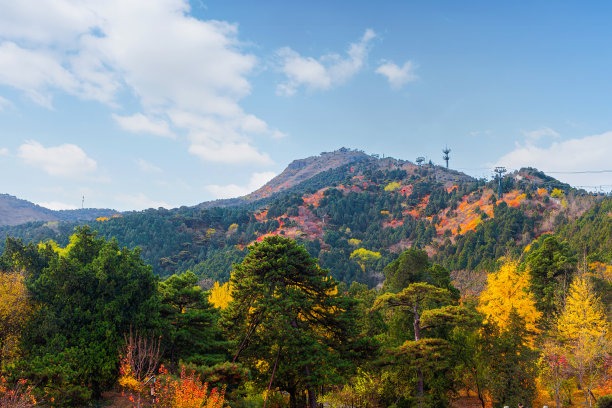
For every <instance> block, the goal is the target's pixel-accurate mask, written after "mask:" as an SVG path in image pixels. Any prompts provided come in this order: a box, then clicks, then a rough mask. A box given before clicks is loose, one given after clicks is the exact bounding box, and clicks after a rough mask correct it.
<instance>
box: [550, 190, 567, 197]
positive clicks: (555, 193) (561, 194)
mask: <svg viewBox="0 0 612 408" xmlns="http://www.w3.org/2000/svg"><path fill="white" fill-rule="evenodd" d="M550 196H551V197H552V198H563V197H565V193H564V192H563V190H560V189H558V188H555V189H553V191H552V193H550Z"/></svg>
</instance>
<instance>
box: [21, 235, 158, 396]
mask: <svg viewBox="0 0 612 408" xmlns="http://www.w3.org/2000/svg"><path fill="white" fill-rule="evenodd" d="M30 250H31V248H30ZM28 252H29V251H28V248H27V247H23V251H21V255H22V256H23V257H27V254H28ZM40 257H43V258H44V259H46V262H47V265H46V266H45V267H44V268H43V269H42V270H40V269H37V268H34V269H33V270H32V271H28V272H30V273H29V276H28V282H27V284H28V288H29V290H30V293H31V296H32V300H33V301H34V302H35V303H36V304H37V305H38V308H37V309H36V310H35V312H34V315H33V317H32V318H31V320H30V322H29V325H28V327H27V328H26V329H25V330H24V333H23V338H22V343H23V348H24V354H25V358H24V360H23V361H22V362H21V364H20V370H21V372H23V373H24V374H25V375H26V376H28V377H29V378H31V379H33V380H34V382H36V383H38V384H41V386H42V387H43V388H44V389H45V390H47V391H48V392H49V395H51V396H54V397H55V399H56V403H57V404H58V405H62V404H64V405H67V406H75V405H81V404H82V403H83V402H84V401H86V400H88V399H89V398H92V397H93V398H98V397H99V396H100V394H101V392H102V391H103V390H105V389H108V388H109V387H111V386H112V385H113V384H114V382H115V380H116V378H117V368H118V363H119V361H118V350H119V347H120V345H121V343H122V341H123V334H124V333H126V332H127V331H128V330H129V328H130V327H134V328H135V329H139V330H146V329H147V328H150V327H152V326H154V325H155V324H156V322H157V316H158V308H157V298H156V293H157V291H156V279H155V278H154V276H153V274H152V272H151V268H150V267H148V266H146V265H145V264H144V263H143V262H142V260H141V259H140V255H139V251H138V250H134V251H130V250H128V249H126V248H120V247H119V246H118V245H117V242H116V241H112V242H106V241H104V240H103V239H97V238H96V234H95V233H93V232H91V231H90V230H89V229H88V228H86V227H84V228H79V229H78V230H77V232H76V234H75V236H74V239H73V244H72V245H71V246H70V248H69V250H68V251H67V252H66V253H65V255H60V254H59V253H57V252H55V251H54V250H53V248H52V247H51V246H50V245H45V246H43V247H42V248H41V249H40V250H39V254H38V256H34V258H35V259H34V260H33V262H35V261H36V259H40Z"/></svg>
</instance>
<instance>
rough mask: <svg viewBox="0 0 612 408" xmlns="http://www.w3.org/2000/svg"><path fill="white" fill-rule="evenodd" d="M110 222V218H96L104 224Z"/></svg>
mask: <svg viewBox="0 0 612 408" xmlns="http://www.w3.org/2000/svg"><path fill="white" fill-rule="evenodd" d="M108 220H110V218H108V217H98V218H96V221H98V222H104V221H108Z"/></svg>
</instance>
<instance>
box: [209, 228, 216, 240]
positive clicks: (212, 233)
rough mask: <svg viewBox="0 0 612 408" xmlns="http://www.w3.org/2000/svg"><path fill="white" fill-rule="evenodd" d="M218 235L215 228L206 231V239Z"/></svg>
mask: <svg viewBox="0 0 612 408" xmlns="http://www.w3.org/2000/svg"><path fill="white" fill-rule="evenodd" d="M216 233H217V230H216V229H214V228H209V229H207V230H206V238H210V237H212V236H213V235H215V234H216Z"/></svg>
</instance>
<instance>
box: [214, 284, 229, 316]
mask: <svg viewBox="0 0 612 408" xmlns="http://www.w3.org/2000/svg"><path fill="white" fill-rule="evenodd" d="M208 301H209V302H210V303H211V304H212V305H213V306H214V307H216V308H217V309H222V310H223V309H225V308H226V307H227V306H228V305H229V302H231V301H232V288H231V287H230V284H229V282H225V283H224V284H223V285H219V282H215V283H214V285H213V287H212V289H211V290H210V295H209V297H208Z"/></svg>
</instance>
